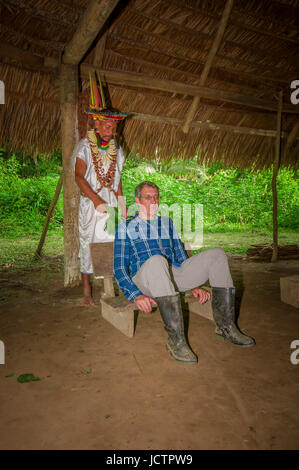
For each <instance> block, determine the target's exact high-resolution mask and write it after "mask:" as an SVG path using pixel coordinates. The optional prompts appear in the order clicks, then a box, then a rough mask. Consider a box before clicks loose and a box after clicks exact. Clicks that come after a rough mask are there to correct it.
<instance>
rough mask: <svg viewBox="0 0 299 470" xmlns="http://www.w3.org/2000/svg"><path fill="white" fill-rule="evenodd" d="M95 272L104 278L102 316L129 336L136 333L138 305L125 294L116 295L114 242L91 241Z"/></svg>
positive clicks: (95, 274)
mask: <svg viewBox="0 0 299 470" xmlns="http://www.w3.org/2000/svg"><path fill="white" fill-rule="evenodd" d="M90 254H91V259H92V266H93V273H94V277H95V279H100V278H102V279H103V280H104V294H103V295H102V297H101V310H102V316H103V318H105V320H107V321H108V322H109V323H111V324H112V325H113V326H115V328H117V329H118V330H120V331H121V332H122V333H124V334H125V335H126V336H128V337H129V338H132V337H133V336H134V333H135V326H136V320H137V312H138V309H137V310H136V305H135V304H134V303H131V302H129V301H128V300H127V299H126V297H125V296H124V295H123V294H120V295H115V289H114V284H113V278H114V276H113V242H107V243H90Z"/></svg>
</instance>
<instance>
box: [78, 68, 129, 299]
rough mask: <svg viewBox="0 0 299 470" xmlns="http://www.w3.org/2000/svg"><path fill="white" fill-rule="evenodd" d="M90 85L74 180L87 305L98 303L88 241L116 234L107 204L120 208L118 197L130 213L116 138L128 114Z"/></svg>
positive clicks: (94, 86)
mask: <svg viewBox="0 0 299 470" xmlns="http://www.w3.org/2000/svg"><path fill="white" fill-rule="evenodd" d="M90 88H91V105H90V106H89V109H88V110H86V111H85V112H86V113H87V114H88V118H89V124H91V125H90V126H89V127H92V129H91V130H89V131H88V132H87V137H86V138H84V139H81V140H80V141H79V143H78V145H77V147H76V149H75V151H74V156H73V159H74V165H75V179H76V183H77V184H78V186H79V188H80V204H79V240H80V252H79V258H80V271H81V274H82V282H83V294H84V299H83V305H84V306H86V307H88V306H94V305H95V303H94V301H93V298H92V294H91V286H90V274H92V273H93V268H92V262H91V255H90V249H89V244H90V243H103V242H107V241H111V242H113V240H114V235H111V234H109V233H108V232H107V230H106V228H105V227H106V222H107V219H108V213H107V207H108V206H109V207H117V200H118V201H119V204H120V208H121V215H122V217H123V218H126V215H127V210H126V205H125V202H124V198H123V193H122V184H121V172H122V167H123V164H124V162H125V156H124V153H123V150H122V148H121V147H119V146H118V144H117V142H116V139H115V135H116V128H117V124H118V122H119V121H121V120H123V119H124V118H125V117H126V116H127V114H125V113H121V112H117V111H113V110H110V109H107V107H106V106H105V101H104V94H103V90H102V87H101V84H100V87H99V88H98V86H97V84H96V82H95V81H93V80H92V79H91V76H90Z"/></svg>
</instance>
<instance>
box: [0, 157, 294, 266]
mask: <svg viewBox="0 0 299 470" xmlns="http://www.w3.org/2000/svg"><path fill="white" fill-rule="evenodd" d="M61 166H62V165H61V155H60V153H59V152H58V151H57V152H54V154H53V155H52V156H51V158H46V157H45V156H42V155H40V156H38V157H37V159H36V161H35V162H34V161H33V159H32V158H31V157H28V156H23V155H22V154H11V153H9V152H5V151H4V150H1V149H0V234H1V252H0V264H8V265H14V264H16V263H21V264H22V263H23V264H27V263H29V261H30V259H32V255H33V253H34V251H35V249H36V247H37V244H38V240H39V236H40V234H41V231H42V228H43V224H44V221H45V217H46V214H47V210H48V207H49V205H50V203H51V201H52V198H53V195H54V192H55V189H56V185H57V182H58V179H59V175H60V172H61ZM271 179H272V169H269V170H262V171H256V170H255V169H254V168H251V169H248V170H242V171H241V170H239V169H237V168H231V169H229V168H225V167H223V165H222V164H221V163H218V164H214V165H212V166H204V165H200V166H199V165H198V163H197V161H196V160H195V159H194V160H190V161H184V160H172V161H169V162H163V161H160V160H158V159H156V160H154V161H144V160H141V159H140V158H139V157H138V155H137V156H130V157H129V158H128V160H127V162H126V164H125V167H124V171H123V189H124V194H125V196H126V198H127V205H128V206H129V205H131V204H133V203H134V202H135V201H134V188H135V186H136V185H137V184H138V183H140V182H141V181H144V180H150V181H153V182H155V183H156V184H157V185H158V186H159V187H160V191H161V199H160V203H162V204H168V205H172V204H174V203H176V204H186V203H200V204H202V205H203V216H204V217H203V223H204V248H207V247H209V246H222V247H223V248H224V249H225V250H227V251H231V252H235V253H243V252H245V251H246V249H247V248H248V246H249V245H250V244H251V243H270V242H271V237H272V233H271V232H272V192H271ZM277 192H278V223H279V241H280V243H285V244H287V243H298V238H299V237H298V230H299V185H298V171H297V172H296V171H294V170H292V169H286V168H282V169H281V170H280V172H279V175H278V181H277ZM62 239H63V197H62V195H61V196H60V198H59V201H58V204H57V207H56V209H55V212H54V215H53V217H52V220H51V222H50V227H49V232H48V235H47V242H46V246H45V249H44V252H45V253H46V254H47V255H49V256H54V255H55V254H56V255H57V254H58V253H61V252H62ZM16 241H17V242H16Z"/></svg>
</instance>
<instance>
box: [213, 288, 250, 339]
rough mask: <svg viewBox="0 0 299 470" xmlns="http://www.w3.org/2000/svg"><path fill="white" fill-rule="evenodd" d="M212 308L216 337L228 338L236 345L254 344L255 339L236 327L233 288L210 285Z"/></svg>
mask: <svg viewBox="0 0 299 470" xmlns="http://www.w3.org/2000/svg"><path fill="white" fill-rule="evenodd" d="M212 310H213V316H214V321H215V323H216V329H215V334H216V337H217V338H218V339H228V340H229V341H230V342H231V343H233V344H236V345H237V346H244V347H249V346H254V345H255V341H254V339H253V338H251V337H250V336H246V335H244V334H243V333H241V331H240V330H239V329H238V328H237V326H236V323H235V289H234V288H233V287H228V288H226V287H212Z"/></svg>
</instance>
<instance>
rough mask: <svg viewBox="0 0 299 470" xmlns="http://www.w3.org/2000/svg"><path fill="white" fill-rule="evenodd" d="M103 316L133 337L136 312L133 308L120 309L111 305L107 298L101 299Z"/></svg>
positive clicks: (125, 333)
mask: <svg viewBox="0 0 299 470" xmlns="http://www.w3.org/2000/svg"><path fill="white" fill-rule="evenodd" d="M101 310H102V316H103V318H104V319H105V320H107V321H108V322H109V323H111V325H113V326H114V327H115V328H117V329H118V330H119V331H121V332H122V333H123V334H124V335H126V336H128V337H129V338H132V337H133V336H134V330H135V314H134V311H133V310H120V309H115V308H113V307H111V306H110V305H109V304H108V303H107V300H102V299H101Z"/></svg>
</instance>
